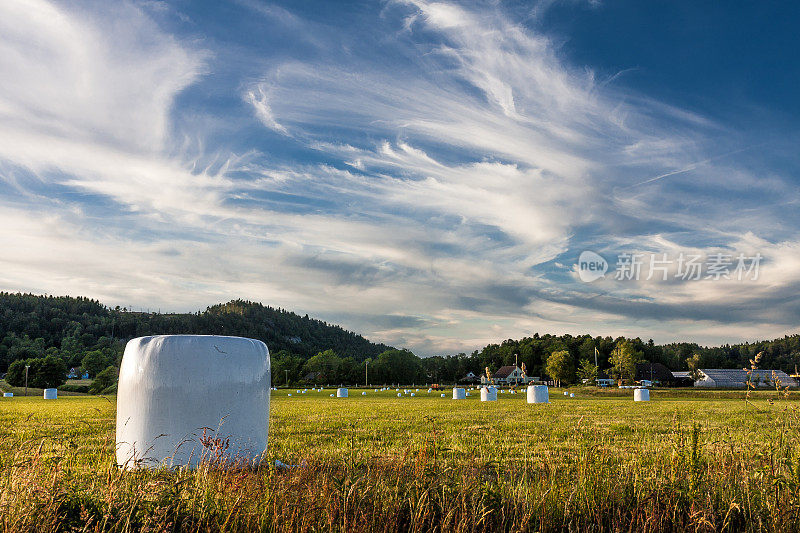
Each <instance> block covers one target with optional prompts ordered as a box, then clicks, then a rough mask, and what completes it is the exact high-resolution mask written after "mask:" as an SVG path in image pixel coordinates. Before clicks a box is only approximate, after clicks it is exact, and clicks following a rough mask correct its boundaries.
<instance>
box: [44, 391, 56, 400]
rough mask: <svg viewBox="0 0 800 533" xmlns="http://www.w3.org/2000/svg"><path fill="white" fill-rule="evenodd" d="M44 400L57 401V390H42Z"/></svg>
mask: <svg viewBox="0 0 800 533" xmlns="http://www.w3.org/2000/svg"><path fill="white" fill-rule="evenodd" d="M44 399H45V400H57V399H58V389H44Z"/></svg>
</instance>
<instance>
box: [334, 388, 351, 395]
mask: <svg viewBox="0 0 800 533" xmlns="http://www.w3.org/2000/svg"><path fill="white" fill-rule="evenodd" d="M348 394H349V392H348V390H347V389H345V388H344V387H339V388H338V389H336V397H337V398H347V395H348Z"/></svg>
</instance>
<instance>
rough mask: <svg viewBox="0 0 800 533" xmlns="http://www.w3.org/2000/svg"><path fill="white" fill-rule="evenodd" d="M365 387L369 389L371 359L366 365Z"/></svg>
mask: <svg viewBox="0 0 800 533" xmlns="http://www.w3.org/2000/svg"><path fill="white" fill-rule="evenodd" d="M364 386H365V387H369V359H367V361H366V364H365V365H364Z"/></svg>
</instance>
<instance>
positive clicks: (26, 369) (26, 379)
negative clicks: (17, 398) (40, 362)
mask: <svg viewBox="0 0 800 533" xmlns="http://www.w3.org/2000/svg"><path fill="white" fill-rule="evenodd" d="M30 367H31V365H25V396H27V395H28V369H29V368H30Z"/></svg>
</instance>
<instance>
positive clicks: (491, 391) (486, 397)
mask: <svg viewBox="0 0 800 533" xmlns="http://www.w3.org/2000/svg"><path fill="white" fill-rule="evenodd" d="M481 401H482V402H496V401H497V389H496V388H494V387H483V388H482V389H481Z"/></svg>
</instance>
